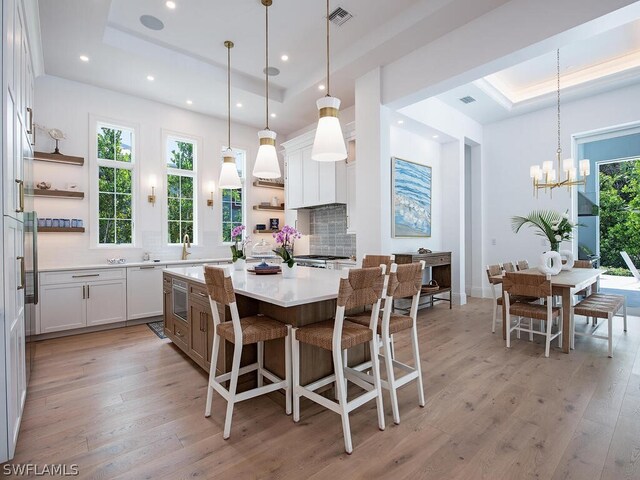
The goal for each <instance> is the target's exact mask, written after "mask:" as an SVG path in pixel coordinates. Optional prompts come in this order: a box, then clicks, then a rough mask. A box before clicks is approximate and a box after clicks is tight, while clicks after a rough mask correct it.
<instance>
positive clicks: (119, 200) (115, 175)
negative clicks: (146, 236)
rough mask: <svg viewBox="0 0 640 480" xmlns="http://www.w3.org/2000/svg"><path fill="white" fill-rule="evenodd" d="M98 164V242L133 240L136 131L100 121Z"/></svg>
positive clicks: (129, 242)
mask: <svg viewBox="0 0 640 480" xmlns="http://www.w3.org/2000/svg"><path fill="white" fill-rule="evenodd" d="M95 134H96V140H97V142H96V145H97V152H96V158H97V167H98V205H97V209H98V244H99V245H122V244H125V245H126V244H129V245H130V244H133V239H134V215H133V214H134V211H133V210H134V202H133V198H134V194H135V192H134V183H135V182H134V177H135V162H136V159H135V158H134V153H133V152H134V142H135V134H134V131H133V130H132V129H130V128H127V127H121V126H118V125H108V124H105V123H101V122H98V123H97V124H96V132H95Z"/></svg>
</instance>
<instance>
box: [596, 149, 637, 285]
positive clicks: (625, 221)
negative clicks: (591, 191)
mask: <svg viewBox="0 0 640 480" xmlns="http://www.w3.org/2000/svg"><path fill="white" fill-rule="evenodd" d="M621 251H626V252H627V253H629V255H630V256H631V258H632V259H635V261H636V265H637V264H638V258H639V257H640V160H633V161H626V162H616V163H608V164H603V165H601V166H600V260H601V264H602V265H603V266H606V267H618V268H622V269H626V268H627V266H626V264H625V263H624V260H623V259H622V257H621V256H620V252H621ZM611 273H616V270H612V272H611ZM619 273H620V272H618V274H619Z"/></svg>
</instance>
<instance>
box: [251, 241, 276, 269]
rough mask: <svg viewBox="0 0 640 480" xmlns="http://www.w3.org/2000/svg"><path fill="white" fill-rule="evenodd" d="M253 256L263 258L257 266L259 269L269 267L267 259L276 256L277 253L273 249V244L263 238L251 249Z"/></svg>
mask: <svg viewBox="0 0 640 480" xmlns="http://www.w3.org/2000/svg"><path fill="white" fill-rule="evenodd" d="M251 256H252V257H253V258H257V259H260V260H262V262H261V263H260V264H259V265H257V266H256V267H255V268H257V269H260V268H267V267H269V264H267V262H266V260H269V259H271V258H276V254H275V253H274V251H273V246H272V245H271V244H270V243H269V242H267V241H266V240H265V239H262V240H260V241H259V242H258V243H255V244H254V245H253V248H252V249H251Z"/></svg>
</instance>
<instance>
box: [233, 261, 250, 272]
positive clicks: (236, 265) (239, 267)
mask: <svg viewBox="0 0 640 480" xmlns="http://www.w3.org/2000/svg"><path fill="white" fill-rule="evenodd" d="M246 266H247V261H246V260H245V259H244V258H239V259H237V260H236V261H235V262H233V268H234V270H238V271H240V270H244V268H245V267H246Z"/></svg>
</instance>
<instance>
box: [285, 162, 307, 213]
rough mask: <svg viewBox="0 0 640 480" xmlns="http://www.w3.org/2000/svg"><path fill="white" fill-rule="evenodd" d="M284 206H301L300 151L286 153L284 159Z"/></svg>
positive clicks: (288, 207)
mask: <svg viewBox="0 0 640 480" xmlns="http://www.w3.org/2000/svg"><path fill="white" fill-rule="evenodd" d="M285 183H286V185H287V187H286V189H285V197H286V199H285V206H286V208H287V209H297V208H300V207H302V205H303V204H304V199H303V196H302V191H303V187H302V151H301V150H296V151H294V152H292V153H291V154H290V155H287V157H286V160H285Z"/></svg>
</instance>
